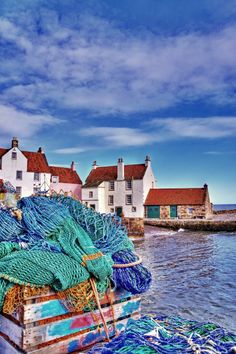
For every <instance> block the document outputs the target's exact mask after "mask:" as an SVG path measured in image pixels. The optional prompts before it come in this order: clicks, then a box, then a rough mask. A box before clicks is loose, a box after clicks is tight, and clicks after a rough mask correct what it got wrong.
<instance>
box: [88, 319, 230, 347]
mask: <svg viewBox="0 0 236 354" xmlns="http://www.w3.org/2000/svg"><path fill="white" fill-rule="evenodd" d="M235 349H236V335H234V334H232V333H229V332H227V331H226V330H225V329H223V328H221V327H219V326H217V325H215V324H213V323H199V322H196V321H189V320H185V319H182V318H180V317H174V316H171V317H168V316H144V317H142V318H140V319H139V320H137V321H135V320H132V319H131V320H129V322H128V324H127V326H126V329H125V331H124V332H122V333H121V334H120V335H119V336H118V337H116V338H115V339H113V340H112V341H111V342H110V343H108V344H105V345H104V346H103V345H96V346H95V347H93V349H91V350H90V351H89V354H114V353H117V354H118V353H122V354H125V353H126V354H155V353H159V354H173V353H177V354H182V353H190V354H191V353H192V354H200V353H201V354H223V353H232V354H233V353H235Z"/></svg>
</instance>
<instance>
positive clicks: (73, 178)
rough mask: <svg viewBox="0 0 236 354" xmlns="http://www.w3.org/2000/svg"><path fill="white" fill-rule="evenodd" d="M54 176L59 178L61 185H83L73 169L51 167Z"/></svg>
mask: <svg viewBox="0 0 236 354" xmlns="http://www.w3.org/2000/svg"><path fill="white" fill-rule="evenodd" d="M50 172H51V174H52V176H58V177H59V182H60V183H73V184H82V181H81V179H80V177H79V175H78V173H77V172H76V171H74V170H72V168H68V167H57V166H50Z"/></svg>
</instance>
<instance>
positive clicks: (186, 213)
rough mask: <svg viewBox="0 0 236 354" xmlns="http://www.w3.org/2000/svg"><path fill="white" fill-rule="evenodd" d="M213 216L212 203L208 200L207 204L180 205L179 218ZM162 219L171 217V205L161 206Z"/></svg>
mask: <svg viewBox="0 0 236 354" xmlns="http://www.w3.org/2000/svg"><path fill="white" fill-rule="evenodd" d="M145 209H146V210H145V217H147V207H146V208H145ZM211 216H212V212H211V203H210V201H208V202H207V203H206V204H200V205H178V206H177V218H178V219H198V218H204V219H205V218H209V217H211ZM160 219H170V206H169V205H161V206H160Z"/></svg>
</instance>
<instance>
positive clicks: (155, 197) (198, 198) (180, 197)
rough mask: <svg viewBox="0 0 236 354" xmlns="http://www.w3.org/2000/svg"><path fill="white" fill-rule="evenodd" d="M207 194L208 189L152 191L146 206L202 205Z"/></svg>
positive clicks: (164, 189) (162, 189) (163, 189)
mask: <svg viewBox="0 0 236 354" xmlns="http://www.w3.org/2000/svg"><path fill="white" fill-rule="evenodd" d="M207 192H208V190H207V187H205V188H204V187H203V188H161V189H159V188H156V189H150V191H149V193H148V195H147V198H146V201H145V203H144V205H200V204H204V203H205V197H206V193H207Z"/></svg>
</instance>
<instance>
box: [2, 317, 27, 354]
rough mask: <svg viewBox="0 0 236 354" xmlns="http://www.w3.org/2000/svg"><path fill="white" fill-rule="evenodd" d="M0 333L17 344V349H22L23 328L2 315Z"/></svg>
mask: <svg viewBox="0 0 236 354" xmlns="http://www.w3.org/2000/svg"><path fill="white" fill-rule="evenodd" d="M0 331H1V332H2V333H3V334H5V335H6V336H8V337H9V338H10V339H11V340H12V342H14V343H15V344H17V345H18V346H19V347H22V341H23V328H22V327H21V326H19V325H17V324H16V323H14V322H13V321H11V320H9V319H8V318H6V317H5V316H3V315H2V314H0ZM0 353H1V352H0Z"/></svg>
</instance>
